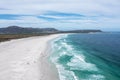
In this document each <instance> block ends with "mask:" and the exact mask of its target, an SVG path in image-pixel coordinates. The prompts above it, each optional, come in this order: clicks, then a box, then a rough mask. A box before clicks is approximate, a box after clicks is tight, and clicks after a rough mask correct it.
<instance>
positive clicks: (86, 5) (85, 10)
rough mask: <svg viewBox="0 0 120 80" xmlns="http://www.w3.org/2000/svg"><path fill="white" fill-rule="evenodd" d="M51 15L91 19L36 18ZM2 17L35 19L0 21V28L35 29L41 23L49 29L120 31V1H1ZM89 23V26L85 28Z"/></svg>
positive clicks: (52, 16) (0, 11) (51, 16)
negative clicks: (72, 14) (30, 27)
mask: <svg viewBox="0 0 120 80" xmlns="http://www.w3.org/2000/svg"><path fill="white" fill-rule="evenodd" d="M47 11H58V12H65V13H77V14H83V15H85V16H88V19H83V20H82V19H80V20H69V21H68V20H66V21H64V20H61V21H58V22H57V21H55V22H49V21H48V22H47V21H45V20H43V19H40V18H37V17H36V16H38V15H44V13H45V12H47ZM0 14H19V15H34V16H22V17H18V18H16V19H17V20H0V23H1V24H0V26H3V25H5V24H6V23H7V24H8V25H11V24H16V25H17V24H20V23H22V24H23V25H28V26H29V25H30V24H32V23H33V24H34V26H37V25H38V24H40V23H41V25H42V26H48V27H49V26H56V27H60V26H69V25H75V26H77V27H78V26H79V25H81V26H91V28H92V26H93V27H96V26H101V28H103V27H104V25H107V26H114V25H113V24H116V27H118V26H119V25H120V0H1V1H0ZM90 16H96V17H97V18H96V19H94V18H92V17H91V18H89V17H90ZM46 17H50V18H58V19H62V18H63V17H60V16H54V15H47V16H46ZM61 22H64V23H61ZM65 22H66V23H65ZM68 22H71V23H68ZM100 22H101V23H100ZM28 23H29V24H28ZM35 23H36V24H35ZM78 23H80V24H78ZM88 23H89V25H85V24H88ZM55 24H56V25H55ZM57 24H58V25H59V26H58V25H57ZM66 24H67V25H66ZM76 24H77V25H76ZM96 24H98V25H96ZM108 24H109V25H108Z"/></svg>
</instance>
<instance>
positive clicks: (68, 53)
mask: <svg viewBox="0 0 120 80" xmlns="http://www.w3.org/2000/svg"><path fill="white" fill-rule="evenodd" d="M52 53H53V54H52V55H51V56H50V59H51V61H52V62H53V63H54V64H55V66H56V68H57V69H58V73H59V78H60V80H120V33H94V34H66V35H64V36H62V37H59V38H58V39H56V40H54V42H53V44H52Z"/></svg>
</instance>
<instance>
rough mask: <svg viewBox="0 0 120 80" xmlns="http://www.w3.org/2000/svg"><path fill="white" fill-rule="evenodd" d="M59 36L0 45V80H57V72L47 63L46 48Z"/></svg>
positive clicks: (41, 37) (14, 41) (39, 37)
mask: <svg viewBox="0 0 120 80" xmlns="http://www.w3.org/2000/svg"><path fill="white" fill-rule="evenodd" d="M60 35H62V34H54V35H48V36H37V37H29V38H23V39H14V40H11V41H6V42H2V43H0V51H1V52H0V63H1V64H0V72H1V73H0V80H59V77H58V76H59V75H57V74H56V73H57V70H56V69H54V68H55V67H54V66H53V65H52V64H51V63H50V62H49V61H48V57H49V55H50V54H49V53H48V52H47V49H48V48H47V46H48V45H49V44H48V43H50V41H52V40H54V39H55V38H57V37H59V36H60ZM48 47H49V46H48ZM48 50H49V49H48ZM53 67H54V68H53ZM51 68H53V69H51Z"/></svg>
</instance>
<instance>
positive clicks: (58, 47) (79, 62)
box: [50, 35, 104, 80]
mask: <svg viewBox="0 0 120 80" xmlns="http://www.w3.org/2000/svg"><path fill="white" fill-rule="evenodd" d="M52 49H53V54H52V56H51V57H50V59H51V61H52V62H53V63H54V64H55V66H56V68H57V70H58V73H59V77H60V80H104V76H103V75H101V74H100V71H99V69H98V68H97V66H96V65H95V64H93V63H90V62H87V61H86V57H85V55H84V54H83V53H84V52H83V51H82V50H77V49H75V46H74V45H72V44H71V43H70V41H69V39H68V35H66V36H62V37H61V38H59V39H56V40H55V41H54V43H53V48H52ZM75 71H77V72H79V73H82V71H83V72H89V74H85V75H86V76H85V77H82V76H81V75H78V74H76V72H75ZM93 72H96V73H97V74H95V73H93ZM83 74H84V73H83Z"/></svg>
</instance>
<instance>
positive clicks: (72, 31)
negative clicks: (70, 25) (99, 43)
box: [60, 29, 102, 33]
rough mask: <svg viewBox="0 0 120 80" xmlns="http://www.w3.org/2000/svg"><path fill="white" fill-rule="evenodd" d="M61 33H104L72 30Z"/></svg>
mask: <svg viewBox="0 0 120 80" xmlns="http://www.w3.org/2000/svg"><path fill="white" fill-rule="evenodd" d="M60 32H61V33H95V32H102V31H101V30H92V29H91V30H70V31H60Z"/></svg>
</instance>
